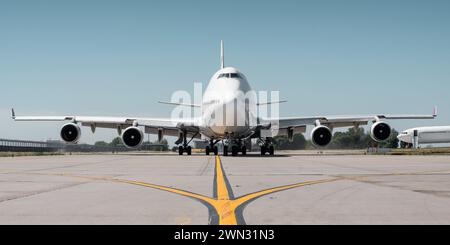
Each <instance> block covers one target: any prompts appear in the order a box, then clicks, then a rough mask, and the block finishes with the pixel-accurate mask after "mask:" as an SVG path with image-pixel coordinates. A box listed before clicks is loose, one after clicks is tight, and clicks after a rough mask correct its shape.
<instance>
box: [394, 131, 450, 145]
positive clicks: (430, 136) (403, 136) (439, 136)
mask: <svg viewBox="0 0 450 245" xmlns="http://www.w3.org/2000/svg"><path fill="white" fill-rule="evenodd" d="M414 131H416V133H417V144H438V143H450V126H434V127H418V128H410V129H407V130H405V131H403V132H401V133H400V134H399V135H398V136H397V138H398V139H399V140H400V144H401V146H402V147H403V148H411V147H412V146H413V142H414Z"/></svg>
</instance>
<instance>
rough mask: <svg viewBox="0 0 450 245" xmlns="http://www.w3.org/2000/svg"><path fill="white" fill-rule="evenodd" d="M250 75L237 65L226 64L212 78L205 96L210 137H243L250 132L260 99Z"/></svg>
mask: <svg viewBox="0 0 450 245" xmlns="http://www.w3.org/2000/svg"><path fill="white" fill-rule="evenodd" d="M249 92H252V89H251V87H250V85H249V83H248V81H247V78H246V77H245V76H244V74H242V73H241V72H240V71H238V70H237V69H236V68H232V67H226V68H223V69H220V70H219V71H218V72H216V73H215V74H214V75H213V76H212V78H211V79H210V81H209V83H208V85H207V87H206V89H205V92H204V94H203V99H202V125H203V126H204V127H203V128H204V131H203V132H202V133H203V134H204V135H206V136H208V137H209V138H213V139H214V138H216V139H219V138H226V137H230V138H242V137H246V136H248V135H249V134H250V130H251V123H250V122H254V121H255V117H256V116H255V113H253V110H252V109H251V108H255V107H256V101H255V100H253V99H248V97H246V95H248V94H249Z"/></svg>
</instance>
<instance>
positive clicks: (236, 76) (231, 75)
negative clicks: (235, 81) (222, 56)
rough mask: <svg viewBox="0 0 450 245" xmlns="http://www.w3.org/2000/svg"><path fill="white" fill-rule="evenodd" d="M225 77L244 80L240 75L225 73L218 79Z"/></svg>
mask: <svg viewBox="0 0 450 245" xmlns="http://www.w3.org/2000/svg"><path fill="white" fill-rule="evenodd" d="M223 77H226V78H242V76H241V75H239V73H223V74H220V75H219V77H218V78H223Z"/></svg>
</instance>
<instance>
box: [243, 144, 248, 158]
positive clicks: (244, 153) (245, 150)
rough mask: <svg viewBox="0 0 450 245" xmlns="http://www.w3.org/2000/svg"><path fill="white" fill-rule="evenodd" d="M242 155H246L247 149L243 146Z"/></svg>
mask: <svg viewBox="0 0 450 245" xmlns="http://www.w3.org/2000/svg"><path fill="white" fill-rule="evenodd" d="M242 155H243V156H245V155H247V147H245V146H243V147H242Z"/></svg>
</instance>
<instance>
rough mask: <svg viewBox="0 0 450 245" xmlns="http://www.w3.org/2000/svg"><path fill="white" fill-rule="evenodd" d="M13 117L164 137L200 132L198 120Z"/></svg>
mask: <svg viewBox="0 0 450 245" xmlns="http://www.w3.org/2000/svg"><path fill="white" fill-rule="evenodd" d="M11 117H12V119H14V120H15V121H27V122H64V121H67V122H74V123H81V125H82V126H87V127H91V130H92V131H95V129H96V128H110V129H117V130H118V131H119V132H120V131H121V130H123V129H126V128H128V127H130V126H133V125H134V126H143V127H145V133H148V134H157V133H158V131H159V130H163V131H164V135H168V136H178V135H179V132H180V130H186V131H187V133H188V135H190V136H193V135H196V134H197V133H198V132H199V131H200V129H199V128H200V125H199V124H198V122H199V120H198V119H197V118H193V119H187V120H173V119H170V118H141V117H97V116H16V114H15V112H14V109H13V110H12V111H11Z"/></svg>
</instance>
